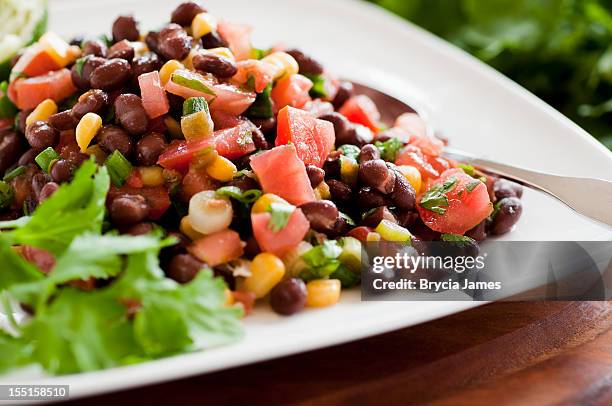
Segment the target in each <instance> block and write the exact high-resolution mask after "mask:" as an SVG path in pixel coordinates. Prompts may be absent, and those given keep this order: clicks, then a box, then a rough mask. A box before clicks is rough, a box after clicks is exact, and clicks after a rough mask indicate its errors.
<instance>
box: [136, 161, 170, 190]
mask: <svg viewBox="0 0 612 406" xmlns="http://www.w3.org/2000/svg"><path fill="white" fill-rule="evenodd" d="M163 171H164V170H163V169H162V168H161V167H159V166H141V167H140V168H138V173H139V174H140V179H141V180H142V184H143V185H144V186H160V185H162V184H163V183H164V176H163Z"/></svg>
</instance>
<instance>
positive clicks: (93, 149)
mask: <svg viewBox="0 0 612 406" xmlns="http://www.w3.org/2000/svg"><path fill="white" fill-rule="evenodd" d="M85 153H86V154H87V155H89V156H93V157H94V158H95V159H96V163H97V164H99V165H102V164H104V162H105V161H106V152H104V150H102V148H100V146H99V145H98V144H95V145H90V146H89V147H87V150H86V151H85Z"/></svg>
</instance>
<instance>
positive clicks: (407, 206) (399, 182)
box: [390, 172, 416, 210]
mask: <svg viewBox="0 0 612 406" xmlns="http://www.w3.org/2000/svg"><path fill="white" fill-rule="evenodd" d="M390 197H391V200H392V201H393V203H394V204H395V207H397V208H398V209H400V210H412V209H414V205H415V202H416V192H415V190H414V188H413V187H412V185H411V184H410V182H408V180H407V179H406V178H405V177H404V176H403V175H402V174H401V173H399V172H395V186H394V188H393V192H392V193H391V195H390Z"/></svg>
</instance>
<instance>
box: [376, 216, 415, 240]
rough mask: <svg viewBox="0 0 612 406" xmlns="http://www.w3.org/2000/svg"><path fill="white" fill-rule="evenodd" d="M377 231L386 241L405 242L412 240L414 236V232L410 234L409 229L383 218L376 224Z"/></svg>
mask: <svg viewBox="0 0 612 406" xmlns="http://www.w3.org/2000/svg"><path fill="white" fill-rule="evenodd" d="M375 231H376V232H377V233H378V234H380V237H381V238H382V239H383V240H385V241H395V242H405V241H410V239H411V238H412V234H410V231H408V229H406V228H404V227H402V226H400V225H399V224H395V223H394V222H392V221H389V220H382V221H381V222H380V223H379V224H378V226H376V229H375Z"/></svg>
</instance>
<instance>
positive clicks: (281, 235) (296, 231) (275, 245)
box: [251, 209, 310, 256]
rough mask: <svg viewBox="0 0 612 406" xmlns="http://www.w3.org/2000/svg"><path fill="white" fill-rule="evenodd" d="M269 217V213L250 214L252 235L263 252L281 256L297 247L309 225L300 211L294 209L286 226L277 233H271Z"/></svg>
mask: <svg viewBox="0 0 612 406" xmlns="http://www.w3.org/2000/svg"><path fill="white" fill-rule="evenodd" d="M271 217H272V215H271V214H270V213H253V214H251V223H252V225H253V235H254V236H255V239H256V240H257V244H258V245H259V247H260V248H261V250H262V251H264V252H271V253H272V254H274V255H278V256H282V255H283V254H285V253H286V252H287V251H289V250H291V249H292V248H294V247H295V246H296V245H298V244H299V243H300V241H302V239H304V236H305V235H306V233H307V232H308V230H309V229H310V223H309V222H308V219H307V218H306V216H304V213H302V210H300V209H295V210H294V211H293V213H291V216H290V217H289V221H288V222H287V225H285V227H283V228H282V229H281V230H279V231H278V232H274V231H272V230H271V229H270V227H269V222H270V218H271Z"/></svg>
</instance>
